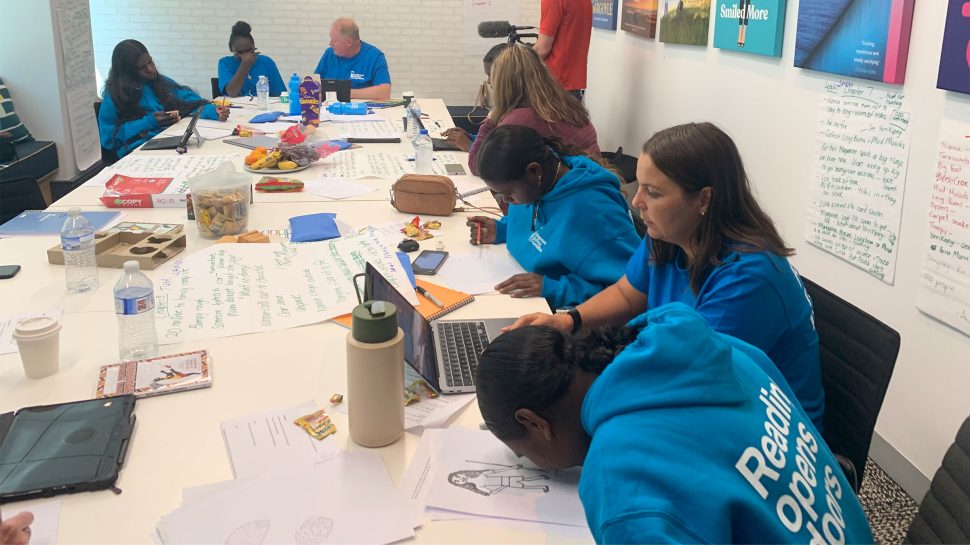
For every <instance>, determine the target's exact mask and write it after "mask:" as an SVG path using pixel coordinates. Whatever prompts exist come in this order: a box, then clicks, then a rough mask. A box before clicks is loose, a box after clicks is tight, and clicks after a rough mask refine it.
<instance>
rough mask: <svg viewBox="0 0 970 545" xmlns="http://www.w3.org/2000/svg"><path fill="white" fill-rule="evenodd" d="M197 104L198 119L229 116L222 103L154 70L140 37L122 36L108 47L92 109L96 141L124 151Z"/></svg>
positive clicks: (172, 121)
mask: <svg viewBox="0 0 970 545" xmlns="http://www.w3.org/2000/svg"><path fill="white" fill-rule="evenodd" d="M203 105H204V106H203ZM199 106H202V115H201V117H202V118H203V119H219V120H221V121H225V120H226V119H227V118H228V117H229V109H228V108H217V107H216V106H214V105H212V104H208V101H207V100H204V99H203V98H202V97H200V96H199V95H198V94H197V93H196V92H195V91H193V90H191V89H189V88H188V87H184V86H182V85H179V84H178V83H175V81H174V80H172V79H171V78H167V77H165V76H163V75H161V74H159V73H158V69H156V68H155V61H153V60H152V56H151V55H149V54H148V49H147V48H146V47H145V46H144V45H142V43H141V42H139V41H137V40H123V41H121V42H120V43H118V45H116V46H115V48H114V51H113V52H112V53H111V70H110V71H109V72H108V79H107V80H105V82H104V99H103V100H102V102H101V110H100V111H99V113H98V127H99V129H100V132H101V147H103V148H106V149H109V150H111V151H113V152H115V153H116V154H117V155H118V157H124V156H125V155H127V154H128V152H130V151H131V150H133V149H135V148H137V147H138V146H140V145H142V144H144V143H145V142H146V141H148V140H150V139H151V138H153V137H154V136H155V135H157V134H158V133H160V132H162V131H163V130H165V129H166V128H167V127H169V126H171V125H173V124H174V123H175V122H177V121H178V120H179V119H180V118H181V117H185V116H188V115H191V113H192V112H193V111H194V110H195V109H196V108H197V107H199Z"/></svg>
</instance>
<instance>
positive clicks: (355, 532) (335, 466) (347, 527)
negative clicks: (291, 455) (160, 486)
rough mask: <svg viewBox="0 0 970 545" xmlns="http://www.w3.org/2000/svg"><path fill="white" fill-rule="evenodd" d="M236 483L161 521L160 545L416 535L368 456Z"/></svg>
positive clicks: (384, 539) (352, 455) (377, 460)
mask: <svg viewBox="0 0 970 545" xmlns="http://www.w3.org/2000/svg"><path fill="white" fill-rule="evenodd" d="M237 483H238V486H233V487H231V488H228V489H226V490H224V491H222V492H221V493H219V494H213V495H211V496H209V497H208V498H206V499H204V500H202V501H200V502H193V503H191V504H189V505H187V506H182V507H180V508H178V509H176V510H175V511H173V512H172V513H170V514H168V515H165V516H163V517H162V519H161V521H159V526H158V528H159V533H160V534H161V535H162V537H163V538H164V540H165V541H166V543H170V544H173V545H178V544H184V543H234V544H235V543H240V544H243V543H245V544H250V543H254V544H258V543H391V542H394V541H398V540H401V539H407V538H409V537H412V536H413V535H414V526H413V524H412V516H411V512H410V511H409V510H408V508H407V502H406V501H405V500H404V498H403V497H402V496H401V494H400V492H398V491H397V489H395V488H394V484H393V483H392V482H391V479H390V478H389V477H388V475H387V470H386V469H385V467H384V463H383V461H382V460H381V457H380V455H379V454H377V453H374V452H348V453H345V454H342V455H340V456H336V457H334V458H332V459H331V460H329V461H326V462H322V463H320V464H316V465H312V466H304V467H299V468H293V469H289V470H285V471H279V472H275V473H272V474H268V475H266V476H265V477H261V478H258V479H250V480H244V481H237Z"/></svg>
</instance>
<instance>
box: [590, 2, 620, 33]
mask: <svg viewBox="0 0 970 545" xmlns="http://www.w3.org/2000/svg"><path fill="white" fill-rule="evenodd" d="M591 1H592V2H593V28H605V29H606V30H616V15H617V11H616V8H617V4H618V3H619V0H591Z"/></svg>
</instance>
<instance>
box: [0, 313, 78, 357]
mask: <svg viewBox="0 0 970 545" xmlns="http://www.w3.org/2000/svg"><path fill="white" fill-rule="evenodd" d="M63 313H64V311H63V310H62V309H60V308H52V309H50V310H46V311H44V312H25V313H23V314H7V315H6V316H0V355H2V354H13V353H15V352H18V351H19V349H18V348H17V341H15V340H13V332H14V330H15V329H17V322H18V321H20V320H25V319H27V318H34V317H36V316H50V317H51V318H54V319H57V320H60V319H61V315H62V314H63Z"/></svg>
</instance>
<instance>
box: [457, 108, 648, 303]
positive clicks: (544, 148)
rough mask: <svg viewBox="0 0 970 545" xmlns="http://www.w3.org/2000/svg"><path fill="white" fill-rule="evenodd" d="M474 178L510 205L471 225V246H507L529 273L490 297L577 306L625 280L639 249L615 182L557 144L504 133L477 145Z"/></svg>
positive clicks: (528, 133) (524, 130)
mask: <svg viewBox="0 0 970 545" xmlns="http://www.w3.org/2000/svg"><path fill="white" fill-rule="evenodd" d="M478 172H479V175H480V176H481V177H482V179H483V180H484V181H485V183H486V184H487V185H488V187H489V189H491V190H492V191H494V192H495V193H496V195H499V196H502V197H504V198H505V199H506V200H507V201H508V202H509V203H510V206H509V213H508V215H507V216H505V217H503V218H502V219H500V220H497V221H496V220H494V219H492V218H486V217H482V216H473V217H471V218H469V219H468V222H467V223H468V226H469V227H470V229H471V231H470V236H471V242H472V244H479V243H481V244H501V243H503V242H504V243H505V244H506V247H507V248H508V251H509V253H510V254H512V257H514V258H515V260H516V261H518V262H519V264H520V265H522V268H524V269H525V270H526V271H529V272H527V273H523V274H517V275H515V276H513V277H511V278H509V279H508V280H506V281H504V282H502V283H501V284H499V285H497V286H495V289H497V290H498V291H500V292H501V293H507V294H511V295H512V297H538V296H540V295H541V296H542V297H545V298H546V301H548V302H549V306H550V307H551V308H553V309H558V308H563V307H569V306H574V305H578V304H579V303H582V302H583V301H586V300H587V299H589V298H590V297H592V296H593V295H595V294H597V293H599V291H600V290H602V289H603V288H605V287H607V286H609V285H611V284H613V283H614V282H616V281H617V280H618V279H619V278H620V277H621V276H623V270H624V267H625V266H626V263H627V261H629V260H630V256H632V255H633V252H634V251H635V250H636V247H637V245H638V244H639V243H640V237H638V236H637V233H636V230H635V229H634V227H633V222H632V221H631V219H630V212H629V208H628V207H627V204H626V200H625V199H624V198H623V194H622V193H620V181H619V178H617V177H616V174H614V173H613V172H611V171H609V170H607V169H606V168H604V167H603V165H602V164H600V163H599V162H598V161H595V160H593V159H590V158H589V157H588V156H586V155H584V154H583V152H581V151H579V150H578V149H576V148H573V147H571V146H568V145H566V144H564V143H562V141H560V140H558V139H556V138H552V137H548V138H544V137H542V136H541V135H540V134H539V133H538V132H536V131H535V130H534V129H531V128H529V127H522V126H517V125H503V126H501V127H498V128H496V129H495V130H493V131H492V132H491V134H489V135H488V137H487V138H486V139H485V141H484V142H483V143H482V146H481V149H480V151H479V153H478Z"/></svg>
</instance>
